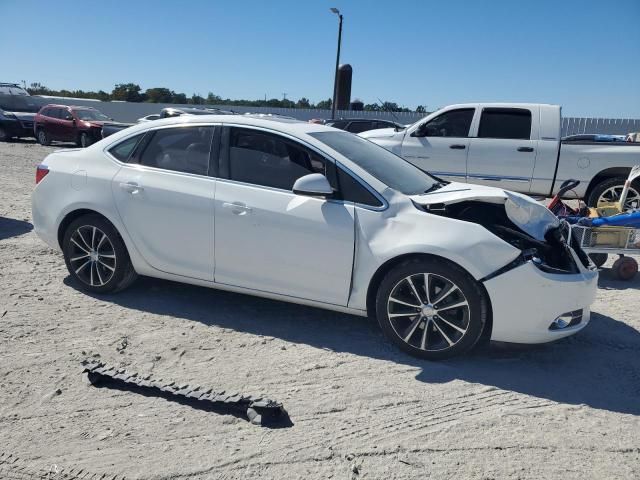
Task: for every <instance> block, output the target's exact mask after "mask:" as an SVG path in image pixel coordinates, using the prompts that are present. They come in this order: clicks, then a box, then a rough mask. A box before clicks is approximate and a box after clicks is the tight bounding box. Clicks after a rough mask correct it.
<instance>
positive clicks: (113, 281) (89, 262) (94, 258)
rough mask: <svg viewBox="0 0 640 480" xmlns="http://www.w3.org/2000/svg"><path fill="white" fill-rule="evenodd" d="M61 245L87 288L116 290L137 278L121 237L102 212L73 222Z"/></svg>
mask: <svg viewBox="0 0 640 480" xmlns="http://www.w3.org/2000/svg"><path fill="white" fill-rule="evenodd" d="M62 249H63V253H64V260H65V263H66V265H67V269H68V270H69V273H70V274H71V276H72V277H73V278H74V279H75V280H76V281H77V282H78V283H79V285H80V286H81V288H82V289H84V290H87V291H90V292H94V293H108V292H115V291H118V290H122V289H124V288H126V287H128V286H129V285H130V284H131V283H133V281H134V280H135V278H136V273H135V270H134V269H133V265H131V260H130V259H129V254H128V252H127V248H126V246H125V244H124V242H123V241H122V238H121V237H120V235H119V234H118V232H117V231H116V229H115V228H114V227H113V225H111V223H110V222H108V221H107V220H106V219H105V218H103V217H101V216H99V215H85V216H82V217H80V218H78V219H76V220H74V221H73V222H71V224H70V225H69V227H68V228H67V230H66V232H65V234H64V238H63V242H62Z"/></svg>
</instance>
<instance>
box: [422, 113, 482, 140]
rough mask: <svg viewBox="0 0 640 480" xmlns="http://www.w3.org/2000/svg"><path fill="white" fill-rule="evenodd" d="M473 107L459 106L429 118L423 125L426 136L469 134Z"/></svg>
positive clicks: (459, 135)
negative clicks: (456, 108)
mask: <svg viewBox="0 0 640 480" xmlns="http://www.w3.org/2000/svg"><path fill="white" fill-rule="evenodd" d="M474 111H475V109H473V108H460V109H458V110H449V111H448V112H444V113H443V114H441V115H438V116H437V117H436V118H434V119H433V120H430V121H429V122H428V123H426V124H425V125H424V127H423V131H424V133H425V136H427V137H457V138H465V137H468V136H469V129H470V128H471V121H472V120H473V113H474Z"/></svg>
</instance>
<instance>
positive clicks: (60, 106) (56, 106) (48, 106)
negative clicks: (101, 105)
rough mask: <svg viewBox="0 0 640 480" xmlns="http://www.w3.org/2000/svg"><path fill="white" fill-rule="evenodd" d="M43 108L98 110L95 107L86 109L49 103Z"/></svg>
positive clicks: (81, 106) (79, 106) (80, 106)
mask: <svg viewBox="0 0 640 480" xmlns="http://www.w3.org/2000/svg"><path fill="white" fill-rule="evenodd" d="M41 108H72V109H74V110H96V109H95V108H93V107H85V106H83V105H61V104H58V103H47V104H46V105H42V107H41Z"/></svg>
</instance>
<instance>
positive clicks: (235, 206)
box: [222, 202, 252, 215]
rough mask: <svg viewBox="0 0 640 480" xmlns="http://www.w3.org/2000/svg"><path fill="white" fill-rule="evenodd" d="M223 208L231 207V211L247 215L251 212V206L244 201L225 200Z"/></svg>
mask: <svg viewBox="0 0 640 480" xmlns="http://www.w3.org/2000/svg"><path fill="white" fill-rule="evenodd" d="M222 207H223V208H230V209H231V212H232V213H234V214H236V215H246V214H248V213H251V210H252V209H251V207H247V206H246V205H245V204H244V203H241V202H233V203H232V202H224V203H223V204H222Z"/></svg>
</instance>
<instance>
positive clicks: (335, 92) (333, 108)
mask: <svg viewBox="0 0 640 480" xmlns="http://www.w3.org/2000/svg"><path fill="white" fill-rule="evenodd" d="M330 10H331V11H332V12H333V13H335V14H336V15H338V18H339V19H340V24H339V26H338V54H337V55H336V74H335V76H334V78H333V101H332V102H331V119H332V120H333V119H335V118H336V102H337V101H338V99H337V95H338V67H339V65H340V43H341V42H342V14H341V13H340V10H338V9H337V8H335V7H332V8H331V9H330Z"/></svg>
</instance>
